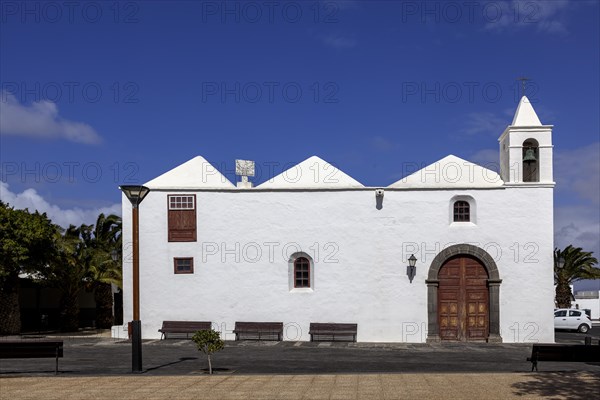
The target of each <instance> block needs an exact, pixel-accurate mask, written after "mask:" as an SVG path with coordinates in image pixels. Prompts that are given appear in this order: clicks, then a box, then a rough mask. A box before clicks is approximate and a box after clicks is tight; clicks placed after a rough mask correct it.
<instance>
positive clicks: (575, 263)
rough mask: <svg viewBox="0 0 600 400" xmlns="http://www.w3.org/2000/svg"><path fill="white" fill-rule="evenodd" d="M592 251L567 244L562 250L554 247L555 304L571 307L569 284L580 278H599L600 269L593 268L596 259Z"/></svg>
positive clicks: (596, 261)
mask: <svg viewBox="0 0 600 400" xmlns="http://www.w3.org/2000/svg"><path fill="white" fill-rule="evenodd" d="M592 254H593V253H592V252H586V251H583V250H582V249H581V248H580V247H573V246H572V245H569V246H567V247H565V249H564V250H560V249H554V284H555V285H556V298H555V300H556V306H557V307H558V308H571V298H572V296H573V294H572V293H571V287H570V285H571V284H572V283H573V282H577V281H579V280H582V279H600V269H598V268H595V267H594V265H596V264H598V260H597V259H596V258H595V257H593V256H592Z"/></svg>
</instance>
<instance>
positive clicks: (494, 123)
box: [462, 112, 510, 136]
mask: <svg viewBox="0 0 600 400" xmlns="http://www.w3.org/2000/svg"><path fill="white" fill-rule="evenodd" d="M509 123H510V121H508V120H507V119H506V118H502V117H499V116H497V115H496V114H494V113H491V112H474V113H469V114H467V120H466V123H465V127H464V128H463V129H462V132H463V133H466V134H467V135H477V134H495V135H498V136H500V134H501V133H502V132H503V131H504V129H505V128H506V126H507V125H508V124H509Z"/></svg>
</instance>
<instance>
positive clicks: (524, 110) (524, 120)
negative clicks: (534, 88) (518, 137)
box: [511, 96, 542, 126]
mask: <svg viewBox="0 0 600 400" xmlns="http://www.w3.org/2000/svg"><path fill="white" fill-rule="evenodd" d="M511 125H512V126H542V123H541V121H540V119H539V118H538V116H537V114H536V113H535V110H534V109H533V106H532V105H531V102H530V101H529V99H528V98H527V97H525V96H523V97H522V98H521V101H520V102H519V106H518V107H517V111H516V112H515V116H514V118H513V121H512V124H511Z"/></svg>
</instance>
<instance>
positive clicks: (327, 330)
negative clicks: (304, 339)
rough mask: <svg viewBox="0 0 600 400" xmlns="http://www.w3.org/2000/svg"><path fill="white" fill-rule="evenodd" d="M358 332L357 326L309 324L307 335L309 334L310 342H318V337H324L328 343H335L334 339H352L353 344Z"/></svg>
mask: <svg viewBox="0 0 600 400" xmlns="http://www.w3.org/2000/svg"><path fill="white" fill-rule="evenodd" d="M357 330H358V325H357V324H334V323H326V324H323V323H318V322H311V324H310V329H309V331H308V333H309V334H310V341H311V342H313V341H318V339H317V338H318V337H319V336H325V337H326V338H328V339H325V340H328V341H335V340H336V338H340V337H342V338H344V337H347V338H352V341H353V342H356V332H357Z"/></svg>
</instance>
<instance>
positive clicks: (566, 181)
mask: <svg viewBox="0 0 600 400" xmlns="http://www.w3.org/2000/svg"><path fill="white" fill-rule="evenodd" d="M554 177H555V181H556V190H558V191H561V192H565V191H568V192H569V193H571V194H573V193H575V194H577V195H578V196H579V197H580V198H581V199H583V200H588V201H591V202H592V203H593V204H595V205H596V206H598V205H600V142H595V143H592V144H590V145H587V146H584V147H579V148H576V149H572V150H556V152H555V156H554Z"/></svg>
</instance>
